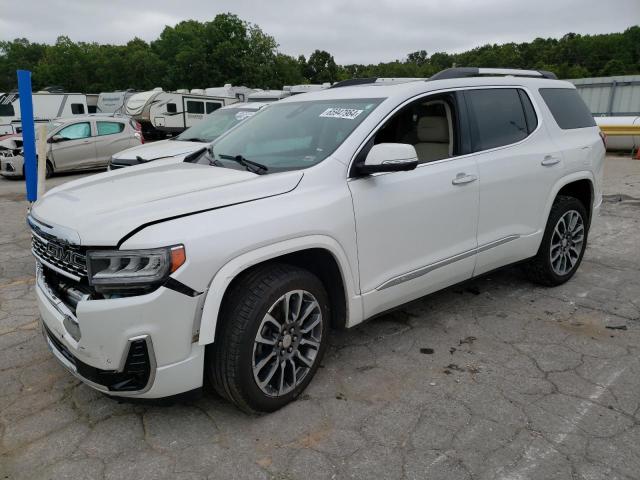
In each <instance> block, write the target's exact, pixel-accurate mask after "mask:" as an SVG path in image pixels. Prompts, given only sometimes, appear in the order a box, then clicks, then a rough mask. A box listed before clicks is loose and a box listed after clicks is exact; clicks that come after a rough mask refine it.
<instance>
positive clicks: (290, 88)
mask: <svg viewBox="0 0 640 480" xmlns="http://www.w3.org/2000/svg"><path fill="white" fill-rule="evenodd" d="M330 86H331V83H329V82H325V83H323V84H322V85H320V84H306V85H285V86H284V87H282V89H283V90H284V91H285V92H289V95H300V94H301V93H308V92H319V91H320V90H325V89H327V88H329V87H330Z"/></svg>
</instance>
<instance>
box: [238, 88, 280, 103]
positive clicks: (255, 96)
mask: <svg viewBox="0 0 640 480" xmlns="http://www.w3.org/2000/svg"><path fill="white" fill-rule="evenodd" d="M289 96H291V92H289V91H287V90H259V91H257V92H254V93H251V94H250V95H249V96H248V97H247V102H261V103H269V102H277V101H278V100H282V99H283V98H286V97H289Z"/></svg>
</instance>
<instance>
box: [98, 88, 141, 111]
mask: <svg viewBox="0 0 640 480" xmlns="http://www.w3.org/2000/svg"><path fill="white" fill-rule="evenodd" d="M135 94H136V91H135V90H132V89H129V90H116V91H115V92H102V93H101V94H100V95H99V96H98V104H97V105H96V107H97V108H96V112H95V113H103V114H104V113H124V109H125V105H126V104H127V100H129V98H131V97H132V96H133V95H135Z"/></svg>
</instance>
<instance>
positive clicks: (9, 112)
mask: <svg viewBox="0 0 640 480" xmlns="http://www.w3.org/2000/svg"><path fill="white" fill-rule="evenodd" d="M32 97H33V116H34V120H35V121H36V123H40V122H48V121H49V120H53V119H54V118H58V117H72V116H75V115H85V114H86V113H87V111H88V110H87V97H86V95H84V94H82V93H54V92H47V91H41V92H36V93H34V94H33V95H32ZM21 131H22V125H21V116H20V95H19V93H17V92H14V93H6V94H4V95H2V96H1V97H0V135H7V134H12V133H19V132H21Z"/></svg>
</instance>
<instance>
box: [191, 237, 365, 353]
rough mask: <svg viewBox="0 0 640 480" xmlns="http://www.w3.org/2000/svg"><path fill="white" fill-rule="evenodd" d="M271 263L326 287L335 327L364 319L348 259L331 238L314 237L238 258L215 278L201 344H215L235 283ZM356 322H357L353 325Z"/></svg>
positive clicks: (202, 321)
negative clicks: (303, 272) (306, 272)
mask: <svg viewBox="0 0 640 480" xmlns="http://www.w3.org/2000/svg"><path fill="white" fill-rule="evenodd" d="M268 262H282V263H288V264H291V265H296V266H298V267H302V268H306V269H308V270H310V271H311V272H312V273H314V274H316V275H317V276H318V277H319V278H320V280H321V281H322V282H323V284H324V285H325V288H326V289H327V293H328V294H329V298H330V301H331V307H332V313H333V312H335V314H336V315H335V316H334V315H332V318H334V317H337V318H339V319H340V320H339V321H338V322H337V325H336V322H335V321H334V320H332V323H333V325H334V326H337V327H345V326H348V325H350V324H353V323H357V321H359V320H360V319H361V317H362V315H363V312H362V303H361V300H360V297H359V296H358V295H356V282H355V276H354V275H353V272H352V269H351V267H350V265H349V262H348V257H347V255H346V254H345V252H344V250H343V249H342V247H341V246H340V244H339V243H338V242H337V241H336V240H334V239H333V238H331V237H328V236H324V235H313V236H307V237H300V238H295V239H291V240H286V241H283V242H279V243H277V244H273V245H268V246H265V247H261V248H258V249H255V250H252V251H250V252H247V253H245V254H242V255H239V256H237V257H235V258H234V259H232V260H230V261H229V262H227V263H226V264H225V265H224V266H223V267H222V268H220V269H219V270H218V271H217V272H216V274H215V276H214V277H213V279H212V281H211V283H210V284H209V288H208V289H207V291H206V292H205V294H204V295H205V297H204V301H203V306H202V311H201V318H200V328H199V335H198V344H199V345H207V344H209V343H212V342H214V340H215V336H216V330H217V325H218V317H219V314H220V307H221V305H222V303H223V301H224V298H225V294H226V293H227V291H228V290H229V287H230V286H231V285H232V283H233V282H234V281H235V280H236V279H238V278H239V276H240V275H242V274H243V273H246V272H247V271H248V270H250V269H252V268H255V267H257V266H258V265H263V264H264V263H268ZM353 319H356V322H354V321H353Z"/></svg>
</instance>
